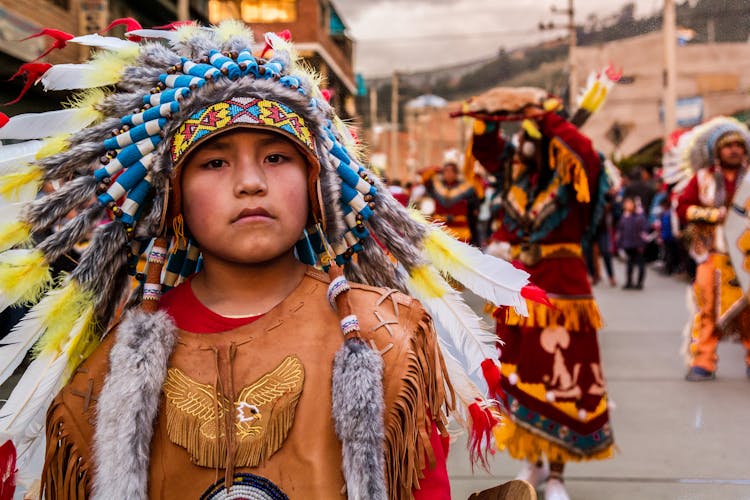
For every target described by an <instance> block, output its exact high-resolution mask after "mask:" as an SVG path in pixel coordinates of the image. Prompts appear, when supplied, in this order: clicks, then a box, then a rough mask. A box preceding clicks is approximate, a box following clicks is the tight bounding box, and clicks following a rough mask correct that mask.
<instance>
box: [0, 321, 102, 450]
mask: <svg viewBox="0 0 750 500" xmlns="http://www.w3.org/2000/svg"><path fill="white" fill-rule="evenodd" d="M88 320H89V318H87V317H86V315H85V314H84V315H82V316H81V317H80V318H78V320H77V321H76V322H75V324H74V325H73V328H72V330H71V332H70V333H69V334H68V337H67V341H66V342H65V345H63V347H62V349H61V351H60V352H51V353H48V354H43V355H41V356H39V357H38V358H37V359H35V360H34V361H32V362H31V364H30V365H29V367H28V368H27V369H26V372H25V373H24V375H23V377H22V378H21V380H20V381H19V382H18V385H16V387H15V388H14V389H13V392H12V393H11V395H10V397H9V398H8V401H7V402H6V403H5V405H4V406H3V407H2V408H0V433H7V434H10V435H12V436H13V443H14V444H15V446H16V449H17V450H18V456H19V462H20V461H22V460H24V459H28V457H29V455H30V454H31V453H32V452H33V450H34V448H35V444H36V443H37V442H38V440H39V439H43V438H44V422H45V416H46V414H47V409H48V408H49V405H50V404H51V403H52V400H53V399H54V398H55V396H56V395H57V393H58V392H59V391H60V389H62V388H63V386H64V385H65V383H66V382H67V380H66V378H67V377H66V375H67V369H68V366H69V363H68V361H69V354H68V353H69V352H70V349H71V347H72V346H73V345H74V344H75V343H76V342H78V341H79V340H80V336H81V334H82V332H83V331H84V329H85V328H88Z"/></svg>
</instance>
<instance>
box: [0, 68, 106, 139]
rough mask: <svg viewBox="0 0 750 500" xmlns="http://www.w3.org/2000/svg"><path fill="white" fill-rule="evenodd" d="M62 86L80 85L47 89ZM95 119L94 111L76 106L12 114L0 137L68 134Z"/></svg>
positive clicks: (18, 137) (15, 137)
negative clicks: (83, 109)
mask: <svg viewBox="0 0 750 500" xmlns="http://www.w3.org/2000/svg"><path fill="white" fill-rule="evenodd" d="M71 66H72V65H71ZM81 66H82V65H81ZM55 67H57V66H53V68H50V71H52V69H54V68H55ZM47 73H49V72H47ZM47 73H45V75H44V77H42V81H44V79H45V78H46V77H47ZM62 88H65V89H70V88H81V87H67V86H66V87H48V90H55V89H62ZM95 119H96V114H95V113H91V112H90V111H89V110H86V111H81V110H80V109H77V108H71V109H58V110H55V111H47V112H45V113H24V114H21V115H16V116H14V117H13V118H11V119H10V121H9V122H8V123H7V124H5V126H4V127H2V128H0V139H40V138H43V137H51V136H53V135H58V134H70V133H73V132H77V131H78V130H81V129H82V128H84V127H86V126H88V125H90V124H91V123H92V122H93V121H94V120H95Z"/></svg>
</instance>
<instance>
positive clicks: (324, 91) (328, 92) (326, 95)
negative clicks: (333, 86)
mask: <svg viewBox="0 0 750 500" xmlns="http://www.w3.org/2000/svg"><path fill="white" fill-rule="evenodd" d="M320 93H321V94H323V99H325V100H326V102H331V97H333V93H332V92H331V90H330V89H320Z"/></svg>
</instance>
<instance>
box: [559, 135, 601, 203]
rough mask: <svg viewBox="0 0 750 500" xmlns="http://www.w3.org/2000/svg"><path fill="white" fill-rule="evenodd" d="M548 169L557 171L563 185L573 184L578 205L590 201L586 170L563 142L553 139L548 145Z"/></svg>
mask: <svg viewBox="0 0 750 500" xmlns="http://www.w3.org/2000/svg"><path fill="white" fill-rule="evenodd" d="M549 158H550V167H551V168H553V169H554V168H557V169H559V176H560V180H561V182H562V183H563V184H569V183H571V182H572V183H573V189H575V192H576V200H578V201H579V202H580V203H588V202H590V201H591V193H590V192H589V180H588V176H587V175H586V169H585V167H584V166H583V163H582V162H581V159H580V158H579V157H578V155H577V154H576V153H575V151H573V150H572V149H570V148H569V147H568V145H567V144H565V143H564V142H563V141H561V140H560V139H559V138H557V137H555V138H553V139H552V140H551V141H550V144H549Z"/></svg>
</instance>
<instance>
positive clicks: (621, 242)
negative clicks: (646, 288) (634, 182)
mask: <svg viewBox="0 0 750 500" xmlns="http://www.w3.org/2000/svg"><path fill="white" fill-rule="evenodd" d="M647 233H648V221H647V220H646V216H645V215H644V214H643V212H641V211H636V208H635V201H634V200H633V198H625V199H624V200H623V201H622V216H621V217H620V220H619V221H617V242H618V246H619V247H620V248H622V249H623V250H625V253H626V254H627V256H628V263H627V271H626V283H625V285H623V289H625V290H632V289H635V290H641V289H643V280H644V278H645V274H646V263H645V260H644V256H643V254H644V252H645V249H646V239H645V236H646V234H647ZM636 267H637V268H638V281H637V282H636V283H633V269H634V268H636Z"/></svg>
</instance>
